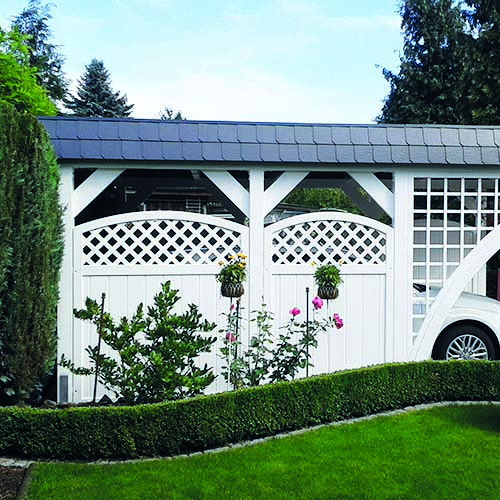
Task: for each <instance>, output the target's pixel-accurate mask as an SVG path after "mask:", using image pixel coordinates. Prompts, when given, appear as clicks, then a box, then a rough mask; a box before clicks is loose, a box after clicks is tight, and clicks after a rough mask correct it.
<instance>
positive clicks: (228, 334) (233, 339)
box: [226, 332, 236, 342]
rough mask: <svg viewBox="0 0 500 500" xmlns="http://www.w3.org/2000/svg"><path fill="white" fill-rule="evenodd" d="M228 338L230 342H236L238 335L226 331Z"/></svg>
mask: <svg viewBox="0 0 500 500" xmlns="http://www.w3.org/2000/svg"><path fill="white" fill-rule="evenodd" d="M226 340H227V341H228V342H236V336H235V335H233V334H232V333H231V332H227V333H226Z"/></svg>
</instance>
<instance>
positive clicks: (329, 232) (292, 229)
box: [271, 214, 387, 264]
mask: <svg viewBox="0 0 500 500" xmlns="http://www.w3.org/2000/svg"><path fill="white" fill-rule="evenodd" d="M317 215H318V214H316V216H317ZM334 215H336V217H339V214H334ZM319 216H320V217H321V216H322V214H319ZM300 217H301V218H302V219H303V216H300ZM327 217H332V214H324V216H323V217H322V218H321V219H318V220H304V219H303V220H297V221H295V223H294V224H291V225H287V226H284V227H279V228H277V229H276V230H275V231H273V233H272V240H271V245H272V257H271V259H272V263H273V264H310V263H311V262H315V263H317V264H323V263H326V262H332V261H339V260H342V261H344V262H346V263H349V264H385V263H386V261H387V249H386V247H387V234H386V232H385V231H382V229H381V228H380V226H379V225H377V227H372V226H368V225H366V224H362V223H360V221H359V220H352V219H350V218H349V220H335V219H328V218H327Z"/></svg>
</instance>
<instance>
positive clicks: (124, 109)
mask: <svg viewBox="0 0 500 500" xmlns="http://www.w3.org/2000/svg"><path fill="white" fill-rule="evenodd" d="M66 106H67V108H68V109H70V110H71V111H73V114H74V115H76V116H89V117H101V118H124V117H127V116H129V115H130V113H131V111H132V108H133V107H134V105H133V104H128V103H127V96H125V95H123V96H121V95H120V93H119V92H114V91H113V90H112V88H111V81H110V75H109V71H108V70H107V69H106V68H105V67H104V63H103V62H102V61H98V60H97V59H93V60H92V61H91V62H90V64H88V65H87V66H85V72H84V74H83V76H82V77H81V78H80V80H79V81H78V88H77V93H76V96H75V95H71V96H70V98H69V99H67V100H66Z"/></svg>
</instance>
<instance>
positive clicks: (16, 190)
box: [0, 103, 63, 402]
mask: <svg viewBox="0 0 500 500" xmlns="http://www.w3.org/2000/svg"><path fill="white" fill-rule="evenodd" d="M0 158H1V159H2V161H1V162H0V193H1V196H0V401H3V402H6V401H16V400H17V399H18V398H19V397H20V396H21V395H22V394H24V393H30V392H31V391H32V390H33V389H35V388H36V387H37V384H39V383H40V381H41V380H42V379H43V377H44V376H45V375H47V374H48V373H49V371H50V369H51V368H52V367H53V365H54V362H55V354H56V333H55V328H56V306H57V301H58V287H59V269H60V265H61V257H62V250H63V242H62V218H61V214H62V212H61V208H60V206H59V199H58V185H59V171H58V167H57V164H56V161H55V156H54V153H53V151H52V149H51V146H50V142H49V138H48V136H47V133H46V132H45V130H44V128H43V127H42V125H40V123H39V122H38V121H37V120H36V118H34V117H32V116H31V115H28V114H24V115H20V114H19V113H17V112H16V111H15V110H14V108H13V107H12V106H11V105H9V104H5V103H0Z"/></svg>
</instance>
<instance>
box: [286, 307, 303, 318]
mask: <svg viewBox="0 0 500 500" xmlns="http://www.w3.org/2000/svg"><path fill="white" fill-rule="evenodd" d="M288 312H289V313H290V314H291V315H292V316H293V317H294V318H295V316H298V315H299V314H300V309H299V308H298V307H294V308H293V309H290V310H289V311H288Z"/></svg>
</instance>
